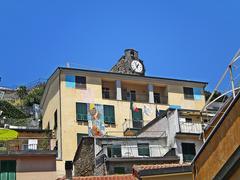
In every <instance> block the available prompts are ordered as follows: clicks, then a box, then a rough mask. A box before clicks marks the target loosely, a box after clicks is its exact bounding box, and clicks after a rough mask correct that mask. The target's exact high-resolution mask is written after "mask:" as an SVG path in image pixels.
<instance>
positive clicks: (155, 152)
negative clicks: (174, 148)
mask: <svg viewBox="0 0 240 180" xmlns="http://www.w3.org/2000/svg"><path fill="white" fill-rule="evenodd" d="M109 149H111V146H108V157H109V158H133V157H163V156H164V155H165V154H166V153H167V152H168V151H169V149H170V148H169V147H167V146H164V145H153V146H151V145H150V146H149V147H148V148H147V147H137V144H136V145H135V146H122V147H121V148H120V149H119V150H118V151H112V150H109ZM115 152H117V153H115Z"/></svg>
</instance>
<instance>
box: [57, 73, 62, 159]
mask: <svg viewBox="0 0 240 180" xmlns="http://www.w3.org/2000/svg"><path fill="white" fill-rule="evenodd" d="M61 72H62V70H61V69H59V75H58V79H59V82H58V83H59V84H58V85H59V104H60V140H61V153H60V157H59V160H62V147H63V145H62V98H61V95H62V93H61Z"/></svg>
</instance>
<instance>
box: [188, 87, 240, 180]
mask: <svg viewBox="0 0 240 180" xmlns="http://www.w3.org/2000/svg"><path fill="white" fill-rule="evenodd" d="M239 108H240V92H239V91H236V97H235V98H233V97H230V98H229V99H228V101H226V102H225V104H224V106H223V107H222V108H221V109H220V110H219V111H218V112H217V114H216V116H215V117H214V118H213V119H212V120H211V121H210V124H209V125H208V126H207V127H206V128H205V131H204V137H205V138H206V141H205V143H204V144H203V146H202V147H201V149H200V151H199V152H198V154H197V155H196V156H195V158H194V160H193V163H192V164H193V179H194V180H199V179H206V180H208V179H231V180H235V179H236V180H237V179H239V177H240V140H239V136H240V131H239V126H240V111H239Z"/></svg>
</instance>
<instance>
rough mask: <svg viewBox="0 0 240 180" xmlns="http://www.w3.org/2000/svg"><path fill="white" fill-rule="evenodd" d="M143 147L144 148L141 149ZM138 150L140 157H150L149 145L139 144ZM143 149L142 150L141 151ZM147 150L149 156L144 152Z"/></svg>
mask: <svg viewBox="0 0 240 180" xmlns="http://www.w3.org/2000/svg"><path fill="white" fill-rule="evenodd" d="M141 146H142V147H141ZM137 148H138V156H147V157H150V148H149V143H138V144H137ZM140 148H142V149H140ZM146 150H147V154H145V152H144V151H146Z"/></svg>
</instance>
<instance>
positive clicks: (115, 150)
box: [107, 144, 122, 157]
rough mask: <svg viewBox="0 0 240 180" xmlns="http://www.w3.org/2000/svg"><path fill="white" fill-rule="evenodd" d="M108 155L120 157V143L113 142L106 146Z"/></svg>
mask: <svg viewBox="0 0 240 180" xmlns="http://www.w3.org/2000/svg"><path fill="white" fill-rule="evenodd" d="M107 151H108V157H122V150H121V145H120V144H114V145H110V146H108V147H107Z"/></svg>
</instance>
